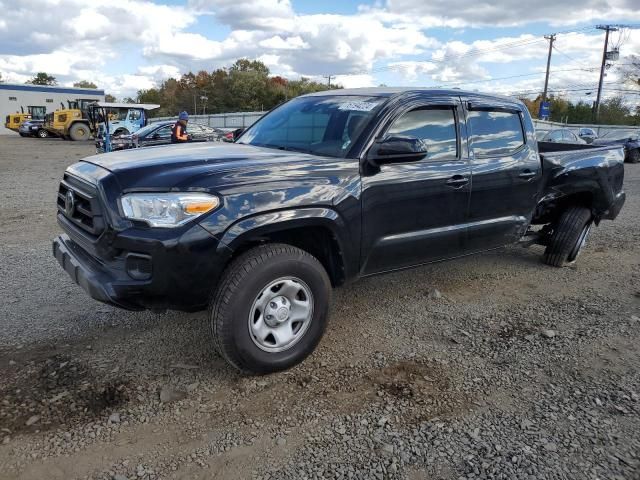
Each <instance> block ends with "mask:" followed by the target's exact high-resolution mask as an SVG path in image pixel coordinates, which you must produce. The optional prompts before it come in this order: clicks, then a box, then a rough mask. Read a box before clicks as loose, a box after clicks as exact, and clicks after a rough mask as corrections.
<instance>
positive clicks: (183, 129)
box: [171, 112, 191, 143]
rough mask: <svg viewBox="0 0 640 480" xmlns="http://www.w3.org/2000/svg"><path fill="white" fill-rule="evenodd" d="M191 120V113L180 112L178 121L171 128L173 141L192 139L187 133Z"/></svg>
mask: <svg viewBox="0 0 640 480" xmlns="http://www.w3.org/2000/svg"><path fill="white" fill-rule="evenodd" d="M188 122H189V114H188V113H187V112H180V115H178V121H177V122H176V123H175V125H174V126H173V127H172V128H171V143H185V142H188V141H190V140H191V135H188V134H187V123H188Z"/></svg>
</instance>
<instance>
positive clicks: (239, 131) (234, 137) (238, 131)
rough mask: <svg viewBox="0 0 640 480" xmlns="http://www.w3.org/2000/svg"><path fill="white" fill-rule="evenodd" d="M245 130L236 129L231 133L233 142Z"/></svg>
mask: <svg viewBox="0 0 640 480" xmlns="http://www.w3.org/2000/svg"><path fill="white" fill-rule="evenodd" d="M245 130H246V129H245V128H238V129H236V130H234V131H233V140H234V141H235V140H236V139H237V138H238V137H239V136H240V135H242V132H244V131H245Z"/></svg>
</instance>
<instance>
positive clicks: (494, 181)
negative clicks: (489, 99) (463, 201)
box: [466, 99, 542, 252]
mask: <svg viewBox="0 0 640 480" xmlns="http://www.w3.org/2000/svg"><path fill="white" fill-rule="evenodd" d="M466 106H467V108H466V118H467V131H468V133H469V155H470V158H471V172H472V173H471V178H472V190H471V202H470V207H469V228H468V249H469V251H471V252H473V251H481V250H486V249H489V248H494V247H498V246H501V245H506V244H509V243H513V242H515V241H517V240H518V239H519V238H520V237H521V236H522V235H524V233H525V231H526V229H527V226H528V225H529V221H530V219H531V215H532V214H533V210H534V208H535V205H536V201H537V196H538V188H539V184H540V182H539V179H540V177H541V175H542V171H541V164H540V160H539V156H538V152H537V149H536V148H533V145H534V142H535V138H534V137H533V134H531V135H530V138H527V134H526V132H527V131H529V132H532V131H533V129H532V128H531V127H530V126H529V125H525V122H529V124H530V120H529V117H528V116H525V114H524V113H523V111H522V108H524V107H522V106H521V105H520V104H519V103H514V104H511V103H508V102H505V103H504V104H501V103H498V104H494V103H490V104H485V103H482V101H475V100H473V99H472V100H470V101H469V102H466Z"/></svg>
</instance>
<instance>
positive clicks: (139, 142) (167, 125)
mask: <svg viewBox="0 0 640 480" xmlns="http://www.w3.org/2000/svg"><path fill="white" fill-rule="evenodd" d="M175 123H176V122H175V121H173V120H171V121H169V120H167V121H162V122H156V123H151V124H149V125H147V126H146V127H143V128H141V129H140V130H138V131H137V132H136V133H133V134H131V135H120V136H117V137H113V138H112V139H111V148H112V149H113V150H127V149H129V148H139V147H151V146H153V145H167V144H170V143H171V128H172V127H173V125H174V124H175ZM187 133H188V134H189V135H190V136H191V141H192V142H213V141H217V140H221V138H222V135H223V133H222V132H220V131H219V130H218V129H215V128H212V127H209V126H207V125H202V124H199V123H191V122H190V123H189V124H188V125H187ZM102 145H103V142H102V141H98V142H97V149H98V151H100V149H101V148H102Z"/></svg>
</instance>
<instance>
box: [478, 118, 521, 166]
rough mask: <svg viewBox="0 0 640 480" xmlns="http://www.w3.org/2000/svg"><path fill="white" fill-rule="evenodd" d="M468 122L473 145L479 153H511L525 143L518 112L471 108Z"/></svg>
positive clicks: (486, 154)
mask: <svg viewBox="0 0 640 480" xmlns="http://www.w3.org/2000/svg"><path fill="white" fill-rule="evenodd" d="M468 123H469V126H470V128H471V145H472V147H473V150H474V152H475V153H476V154H477V155H481V156H482V155H484V156H488V155H509V154H510V153H513V152H515V151H516V150H518V149H519V148H520V147H522V146H523V145H524V143H525V142H524V132H523V130H522V121H521V120H520V114H519V113H517V112H510V111H503V110H491V109H487V110H471V111H469V115H468Z"/></svg>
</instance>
